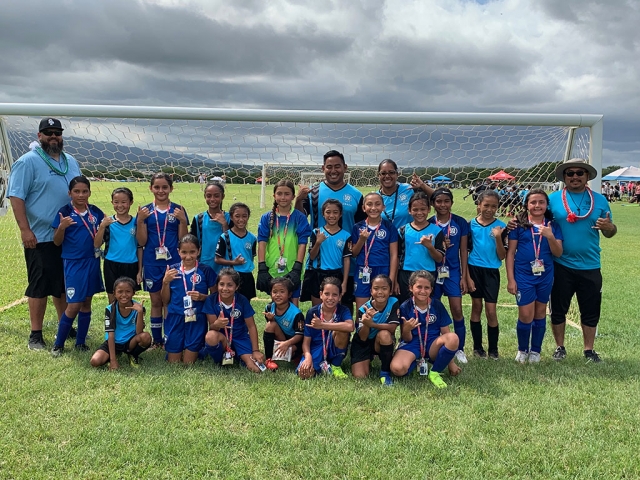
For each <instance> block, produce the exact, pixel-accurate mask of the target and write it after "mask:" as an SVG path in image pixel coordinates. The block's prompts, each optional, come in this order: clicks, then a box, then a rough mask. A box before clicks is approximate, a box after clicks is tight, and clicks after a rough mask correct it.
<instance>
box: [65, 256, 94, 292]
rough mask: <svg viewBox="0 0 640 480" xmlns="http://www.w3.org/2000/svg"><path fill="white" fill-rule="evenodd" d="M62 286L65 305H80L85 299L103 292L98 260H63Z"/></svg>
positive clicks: (92, 258) (91, 258)
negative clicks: (65, 296)
mask: <svg viewBox="0 0 640 480" xmlns="http://www.w3.org/2000/svg"><path fill="white" fill-rule="evenodd" d="M64 286H65V291H66V293H67V303H82V302H84V301H85V299H86V298H88V297H93V296H94V295H95V294H96V293H100V292H104V285H103V284H102V275H101V274H100V259H99V258H95V257H90V258H78V259H73V260H71V259H65V260H64Z"/></svg>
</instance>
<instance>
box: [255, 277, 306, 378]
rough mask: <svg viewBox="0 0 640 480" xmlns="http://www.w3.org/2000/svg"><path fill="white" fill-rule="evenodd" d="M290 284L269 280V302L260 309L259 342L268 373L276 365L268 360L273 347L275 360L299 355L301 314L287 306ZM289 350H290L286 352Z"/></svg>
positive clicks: (302, 329) (301, 333)
mask: <svg viewBox="0 0 640 480" xmlns="http://www.w3.org/2000/svg"><path fill="white" fill-rule="evenodd" d="M292 294H293V283H292V282H291V280H289V279H288V278H285V277H278V278H274V279H273V280H271V300H272V301H271V303H269V304H267V306H266V307H265V309H264V318H265V320H266V322H267V323H266V325H265V327H264V333H263V335H262V339H263V341H264V355H265V357H267V360H266V361H265V362H264V364H265V366H266V367H267V368H268V369H269V370H277V369H278V364H277V363H276V362H274V361H273V360H272V357H273V356H274V348H275V342H276V340H277V341H278V347H277V348H275V353H276V355H277V357H284V356H286V355H289V356H291V357H292V358H293V357H295V356H299V355H298V354H299V353H300V352H301V348H302V338H303V335H304V315H302V312H301V311H300V309H299V308H298V307H296V306H295V305H294V304H293V303H291V301H290V300H291V295H292ZM289 349H291V351H290V353H289Z"/></svg>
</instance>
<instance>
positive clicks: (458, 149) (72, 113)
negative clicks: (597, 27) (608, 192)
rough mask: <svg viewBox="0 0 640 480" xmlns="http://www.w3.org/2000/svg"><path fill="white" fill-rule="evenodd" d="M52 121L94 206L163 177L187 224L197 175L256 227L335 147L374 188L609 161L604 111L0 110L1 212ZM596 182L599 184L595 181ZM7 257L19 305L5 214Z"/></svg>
mask: <svg viewBox="0 0 640 480" xmlns="http://www.w3.org/2000/svg"><path fill="white" fill-rule="evenodd" d="M45 116H53V117H57V118H59V119H60V120H61V121H62V124H63V126H64V128H65V130H64V136H63V139H64V142H65V147H64V148H65V151H66V152H68V153H70V154H71V155H73V156H74V157H75V158H76V159H77V160H78V161H79V162H80V164H81V167H82V172H83V173H84V174H85V175H86V176H88V177H90V179H93V183H92V197H91V202H92V203H95V204H97V205H98V206H99V207H101V208H102V209H103V210H105V211H106V212H111V210H112V208H111V206H110V194H111V191H112V190H113V189H114V188H115V187H117V186H128V187H130V188H131V189H132V190H133V192H134V196H135V205H138V204H144V203H148V202H150V201H151V199H152V196H151V193H150V192H149V183H148V182H149V178H150V176H151V175H152V174H153V173H155V172H158V171H163V172H166V173H169V174H170V175H171V176H172V177H173V179H174V191H173V193H172V195H171V198H172V200H173V201H175V202H177V203H181V204H183V205H184V206H185V207H186V208H187V211H188V213H189V216H190V217H192V216H193V215H194V214H196V213H198V212H200V211H203V210H204V209H205V208H206V205H205V203H204V199H203V195H202V190H201V188H202V187H201V185H200V184H199V183H198V180H197V179H198V177H199V176H200V174H204V175H205V177H206V178H211V177H214V176H219V177H224V178H225V179H226V188H227V196H226V198H225V204H224V206H225V207H227V208H228V207H229V206H230V204H231V203H233V201H234V200H236V201H243V202H246V203H247V204H248V205H249V206H250V207H251V208H252V216H251V221H252V222H257V220H258V219H259V216H260V213H262V212H263V211H264V210H263V209H264V208H265V190H264V189H265V187H268V186H269V184H272V183H271V182H272V181H273V180H274V179H276V178H278V177H279V175H281V174H282V175H287V176H290V178H291V179H292V181H293V182H294V184H296V185H297V184H298V183H301V182H302V181H304V182H305V183H307V182H308V183H310V184H311V183H315V182H318V181H321V180H322V178H323V176H322V175H321V166H322V161H323V155H324V153H326V152H327V151H329V150H338V151H340V152H342V153H343V154H344V156H345V161H346V163H347V165H348V172H349V175H348V181H349V182H350V183H352V184H354V185H356V186H358V187H362V188H366V187H369V186H371V187H372V189H373V188H376V187H377V185H378V180H377V175H376V169H377V165H378V164H379V163H380V162H381V161H382V160H384V159H386V158H391V159H392V160H394V161H395V162H396V163H397V164H398V166H399V169H400V176H399V181H409V180H410V177H411V175H412V174H413V173H414V172H415V173H417V174H418V175H419V176H420V177H421V178H422V179H423V180H425V181H433V182H434V183H438V181H437V179H438V178H442V177H445V178H447V179H449V180H444V182H451V184H452V185H454V186H457V187H461V188H467V187H468V186H469V185H471V184H473V183H476V182H478V181H481V180H483V179H486V178H487V177H489V176H490V175H492V174H494V173H496V172H498V171H500V170H505V171H506V172H507V173H508V174H510V175H511V176H513V177H514V178H515V180H513V181H514V182H515V183H518V184H528V183H531V184H544V183H547V184H552V183H553V182H554V181H555V180H554V169H555V167H556V166H557V164H558V162H561V161H563V160H564V159H567V158H570V157H582V158H585V159H587V160H588V161H589V162H590V163H591V164H592V165H593V166H594V167H595V168H596V169H597V170H598V171H600V167H601V157H602V124H603V118H602V115H578V114H575V115H573V114H549V115H545V114H482V113H421V112H410V113H402V112H330V111H284V110H236V109H209V108H172V107H133V106H91V105H35V104H0V117H1V120H0V192H1V193H2V197H0V208H1V207H5V208H6V207H7V206H8V203H7V201H6V199H5V191H6V190H5V185H6V183H5V180H6V178H7V177H8V174H9V171H10V168H11V165H12V163H13V162H14V161H15V160H17V159H18V158H19V157H20V156H21V155H22V154H24V153H25V152H27V151H28V150H29V145H30V144H32V143H33V141H34V140H37V129H38V123H39V121H40V119H41V118H43V117H45ZM278 172H280V173H278ZM599 185H600V177H597V178H596V179H595V180H594V181H593V182H592V186H593V188H594V189H596V190H599ZM261 205H262V206H261ZM0 212H2V210H0ZM251 225H252V224H250V227H251ZM0 252H1V254H2V258H3V270H4V271H6V272H13V273H12V276H15V277H16V279H15V281H13V280H12V282H3V285H2V286H1V287H0V307H1V306H2V305H6V304H7V303H10V301H12V300H14V299H16V298H19V297H20V296H21V295H22V292H23V291H24V285H25V284H26V279H25V277H26V272H25V268H24V265H23V263H24V260H23V252H22V247H21V245H20V235H19V231H18V229H17V227H16V224H15V221H14V219H13V215H11V214H8V215H5V216H4V217H0ZM21 276H22V277H21ZM14 284H15V285H17V286H16V287H12V286H11V285H14Z"/></svg>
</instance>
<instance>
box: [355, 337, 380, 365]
mask: <svg viewBox="0 0 640 480" xmlns="http://www.w3.org/2000/svg"><path fill="white" fill-rule="evenodd" d="M375 345H376V339H375V337H373V338H367V339H366V340H361V339H360V335H358V334H357V333H356V334H355V335H354V336H353V338H352V339H351V365H353V364H354V363H359V362H367V361H368V362H370V361H372V360H373V357H374V356H375V355H376V351H375V348H376V347H375Z"/></svg>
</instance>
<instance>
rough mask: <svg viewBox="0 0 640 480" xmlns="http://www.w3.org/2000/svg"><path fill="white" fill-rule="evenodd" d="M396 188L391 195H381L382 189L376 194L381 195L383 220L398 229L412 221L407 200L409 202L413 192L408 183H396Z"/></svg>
mask: <svg viewBox="0 0 640 480" xmlns="http://www.w3.org/2000/svg"><path fill="white" fill-rule="evenodd" d="M397 187H398V188H397V189H396V191H395V192H394V193H392V194H391V195H385V194H384V193H382V189H380V190H378V193H379V194H380V195H382V201H383V203H384V213H383V215H384V218H385V219H386V220H389V221H390V222H391V223H393V226H394V227H396V228H397V229H399V228H400V227H402V226H403V225H406V224H407V223H411V222H412V221H413V217H412V216H411V215H409V200H411V197H412V196H413V193H414V190H413V188H411V185H409V184H408V183H398V184H397Z"/></svg>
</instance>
